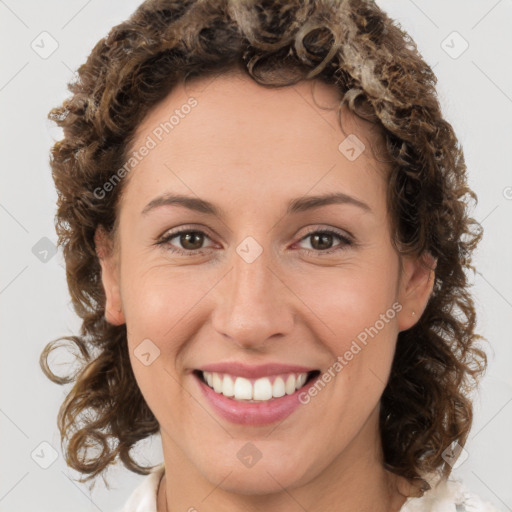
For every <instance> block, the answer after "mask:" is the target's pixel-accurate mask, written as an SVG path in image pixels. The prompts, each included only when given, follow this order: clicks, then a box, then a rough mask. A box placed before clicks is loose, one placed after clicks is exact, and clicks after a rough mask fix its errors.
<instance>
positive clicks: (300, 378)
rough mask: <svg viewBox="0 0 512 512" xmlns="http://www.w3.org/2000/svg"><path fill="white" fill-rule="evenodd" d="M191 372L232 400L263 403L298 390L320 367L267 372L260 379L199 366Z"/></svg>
mask: <svg viewBox="0 0 512 512" xmlns="http://www.w3.org/2000/svg"><path fill="white" fill-rule="evenodd" d="M193 374H194V375H195V376H196V377H197V378H198V379H199V380H201V382H202V383H204V384H205V385H206V386H208V387H209V388H210V389H211V390H213V391H214V392H215V393H216V394H218V395H223V396H224V397H226V398H229V399H231V400H233V401H235V402H245V403H262V402H273V401H274V400H277V399H279V398H281V397H283V396H285V395H292V394H294V393H296V392H298V391H299V390H300V389H302V388H304V387H306V386H307V385H308V384H309V383H310V382H311V381H312V380H314V379H315V378H316V377H318V375H320V370H313V371H310V372H307V373H286V374H277V375H270V376H268V377H262V378H259V379H247V378H245V377H240V376H235V375H230V374H227V373H217V372H207V371H202V370H194V371H193Z"/></svg>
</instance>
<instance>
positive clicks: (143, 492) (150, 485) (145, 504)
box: [120, 463, 164, 512]
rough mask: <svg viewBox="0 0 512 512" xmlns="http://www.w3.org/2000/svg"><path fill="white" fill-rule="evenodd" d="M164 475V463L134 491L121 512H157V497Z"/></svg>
mask: <svg viewBox="0 0 512 512" xmlns="http://www.w3.org/2000/svg"><path fill="white" fill-rule="evenodd" d="M163 474H164V464H163V463H162V464H160V465H158V466H156V467H154V468H153V469H152V470H151V473H149V474H148V475H147V476H146V477H145V478H144V480H143V481H142V482H141V483H140V484H139V486H138V487H136V488H135V489H134V491H133V492H132V494H131V495H130V497H129V498H128V501H126V503H125V504H124V507H123V508H122V509H121V510H120V512H156V497H157V496H156V495H157V492H158V486H159V484H160V480H161V479H162V476H163Z"/></svg>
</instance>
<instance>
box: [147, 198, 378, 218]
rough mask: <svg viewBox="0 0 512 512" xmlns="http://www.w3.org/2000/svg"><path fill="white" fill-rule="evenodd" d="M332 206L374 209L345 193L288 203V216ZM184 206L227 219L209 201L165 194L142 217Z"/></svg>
mask: <svg viewBox="0 0 512 512" xmlns="http://www.w3.org/2000/svg"><path fill="white" fill-rule="evenodd" d="M331 204H348V205H352V206H357V207H359V208H361V209H362V210H364V211H365V212H369V213H372V209H371V208H370V207H369V206H368V205H367V204H366V203H364V202H363V201H361V200H359V199H356V198H355V197H352V196H350V195H348V194H345V193H343V192H336V193H331V194H325V195H318V196H307V197H299V198H296V199H292V200H290V201H289V202H288V207H287V210H286V214H287V215H289V214H294V213H299V212H304V211H307V210H312V209H315V208H320V207H321V206H327V205H331ZM173 205H175V206H182V207H184V208H188V209H189V210H193V211H196V212H199V213H205V214H207V215H215V216H216V217H219V218H224V217H225V212H224V211H223V210H221V209H220V208H218V207H217V206H215V205H214V204H213V203H210V202H209V201H205V200H204V199H199V198H197V197H190V196H184V195H179V194H164V195H161V196H159V197H156V198H155V199H153V200H152V201H150V202H149V203H148V204H147V205H146V207H145V208H144V209H143V210H142V215H146V214H148V213H149V212H150V211H151V210H154V209H155V208H158V207H160V206H173Z"/></svg>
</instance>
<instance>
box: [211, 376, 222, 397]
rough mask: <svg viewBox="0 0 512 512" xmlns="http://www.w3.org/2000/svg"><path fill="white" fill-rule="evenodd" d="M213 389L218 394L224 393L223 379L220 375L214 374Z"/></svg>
mask: <svg viewBox="0 0 512 512" xmlns="http://www.w3.org/2000/svg"><path fill="white" fill-rule="evenodd" d="M213 389H214V390H215V392H217V393H220V392H221V391H222V377H221V376H220V375H219V374H218V373H214V374H213Z"/></svg>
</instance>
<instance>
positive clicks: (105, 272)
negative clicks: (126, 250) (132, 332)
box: [94, 226, 125, 325]
mask: <svg viewBox="0 0 512 512" xmlns="http://www.w3.org/2000/svg"><path fill="white" fill-rule="evenodd" d="M94 243H95V248H96V254H97V255H98V258H99V262H100V266H101V281H102V283H103V289H104V291H105V298H106V300H105V318H106V320H107V322H109V323H111V324H113V325H122V324H124V323H125V318H124V313H123V308H122V302H121V293H120V287H119V266H118V262H117V253H116V251H115V249H114V247H113V242H112V240H111V238H110V236H109V235H108V233H107V232H106V231H105V229H104V227H103V226H98V228H97V229H96V232H95V234H94Z"/></svg>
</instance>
